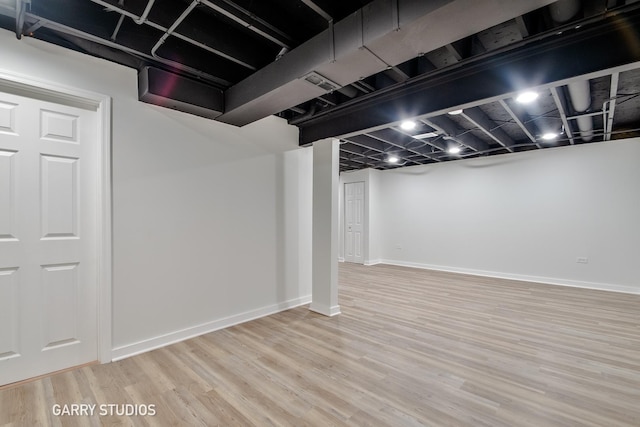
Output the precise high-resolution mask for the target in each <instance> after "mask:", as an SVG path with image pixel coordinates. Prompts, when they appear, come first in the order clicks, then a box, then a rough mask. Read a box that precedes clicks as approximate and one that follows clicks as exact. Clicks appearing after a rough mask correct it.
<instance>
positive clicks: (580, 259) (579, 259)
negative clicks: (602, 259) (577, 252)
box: [576, 256, 589, 264]
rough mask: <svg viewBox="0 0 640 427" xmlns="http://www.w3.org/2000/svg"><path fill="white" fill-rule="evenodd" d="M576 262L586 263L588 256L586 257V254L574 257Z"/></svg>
mask: <svg viewBox="0 0 640 427" xmlns="http://www.w3.org/2000/svg"><path fill="white" fill-rule="evenodd" d="M576 262H577V263H578V264H588V263H589V258H587V257H586V256H579V257H578V258H576Z"/></svg>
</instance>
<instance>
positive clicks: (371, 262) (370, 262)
mask: <svg viewBox="0 0 640 427" xmlns="http://www.w3.org/2000/svg"><path fill="white" fill-rule="evenodd" d="M381 263H382V261H381V260H379V259H370V260H367V261H365V262H364V265H366V266H367V267H369V266H372V265H376V264H381Z"/></svg>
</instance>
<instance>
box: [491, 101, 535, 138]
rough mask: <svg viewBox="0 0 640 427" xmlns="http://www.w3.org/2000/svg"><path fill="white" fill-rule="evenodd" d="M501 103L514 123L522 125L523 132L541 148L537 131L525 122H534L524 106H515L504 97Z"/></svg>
mask: <svg viewBox="0 0 640 427" xmlns="http://www.w3.org/2000/svg"><path fill="white" fill-rule="evenodd" d="M500 105H502V108H504V110H505V111H506V112H507V113H508V114H509V115H510V116H511V118H512V119H513V121H514V123H515V124H517V125H518V126H519V127H520V129H521V130H522V132H524V134H525V135H527V138H529V139H530V140H531V142H533V143H534V144H536V146H537V147H538V148H540V145H539V144H538V140H537V139H536V137H535V136H534V134H535V133H536V131H535V130H533V129H529V126H527V125H526V124H525V123H532V121H531V119H530V118H529V117H528V115H527V113H526V112H525V111H524V110H523V109H522V108H518V107H516V106H515V105H514V106H511V105H509V104H508V103H507V101H506V100H504V99H501V100H500Z"/></svg>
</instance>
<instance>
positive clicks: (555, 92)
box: [550, 87, 575, 145]
mask: <svg viewBox="0 0 640 427" xmlns="http://www.w3.org/2000/svg"><path fill="white" fill-rule="evenodd" d="M550 90H551V96H552V97H553V101H554V102H555V103H556V108H558V112H559V113H560V118H561V119H562V125H563V127H564V132H565V133H566V134H567V138H569V142H570V143H571V145H573V144H575V139H574V137H573V131H572V130H571V126H570V125H569V121H568V120H567V113H566V108H565V105H564V103H563V102H562V99H560V94H559V92H558V88H555V87H552V88H550Z"/></svg>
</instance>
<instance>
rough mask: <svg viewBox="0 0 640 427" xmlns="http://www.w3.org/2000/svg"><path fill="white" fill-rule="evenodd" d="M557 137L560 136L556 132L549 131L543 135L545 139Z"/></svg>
mask: <svg viewBox="0 0 640 427" xmlns="http://www.w3.org/2000/svg"><path fill="white" fill-rule="evenodd" d="M557 137H558V134H557V133H554V132H547V133H545V134H544V135H542V139H544V140H545V141H552V140H554V139H556V138H557Z"/></svg>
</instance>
